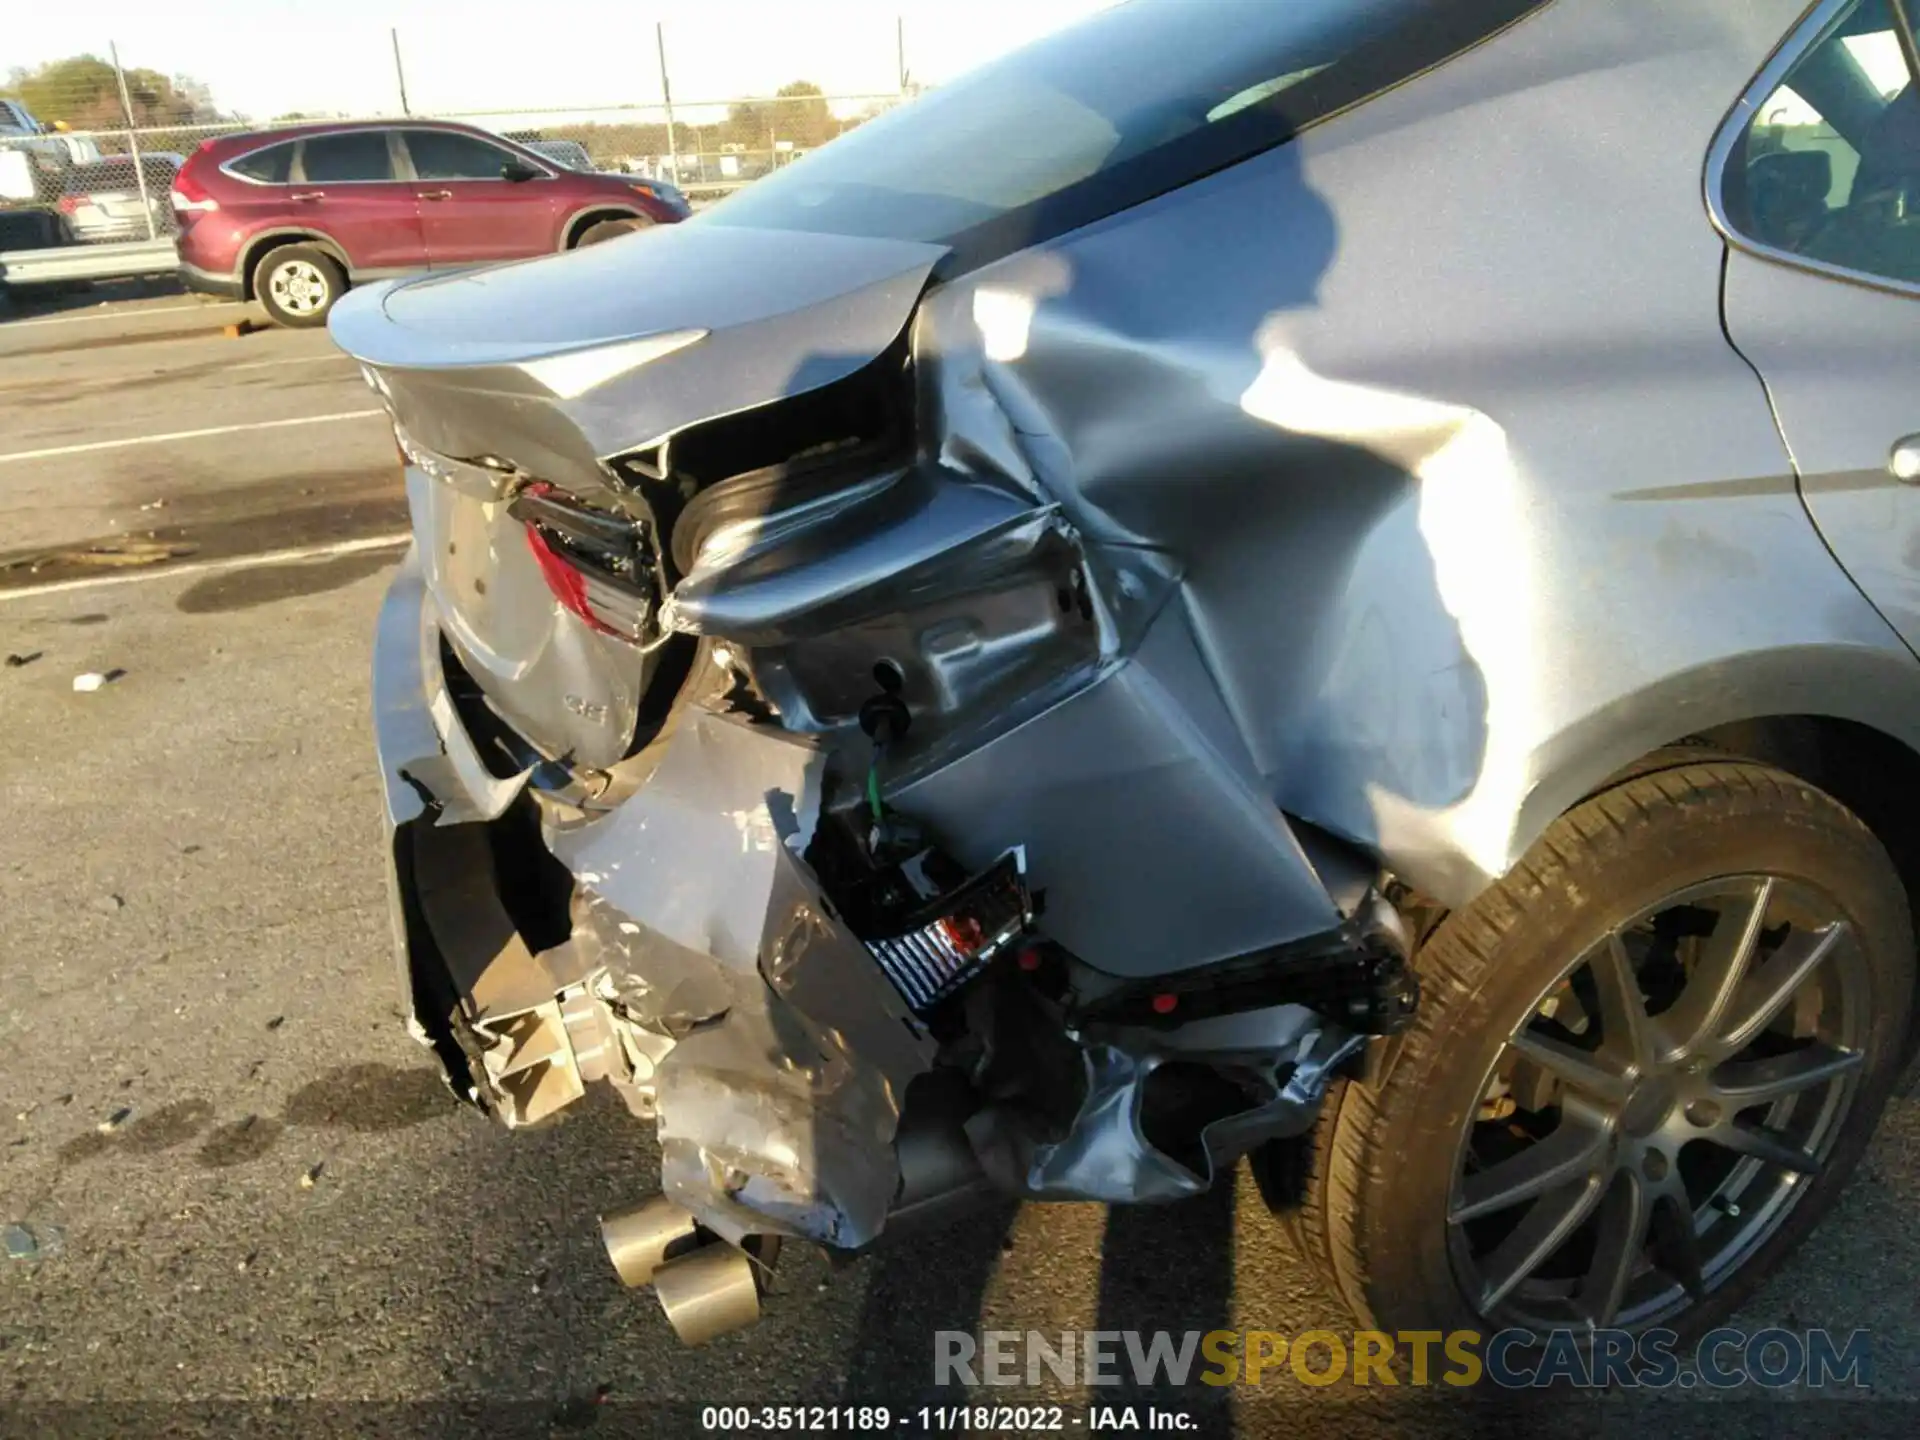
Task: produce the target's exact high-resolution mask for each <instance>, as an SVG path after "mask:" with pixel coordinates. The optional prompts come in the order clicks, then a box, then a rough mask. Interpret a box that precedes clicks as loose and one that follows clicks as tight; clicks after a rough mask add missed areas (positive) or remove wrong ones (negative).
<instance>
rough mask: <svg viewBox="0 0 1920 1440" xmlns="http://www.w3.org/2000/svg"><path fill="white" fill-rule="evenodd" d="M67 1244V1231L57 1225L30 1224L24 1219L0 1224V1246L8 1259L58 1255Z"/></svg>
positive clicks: (41, 1257)
mask: <svg viewBox="0 0 1920 1440" xmlns="http://www.w3.org/2000/svg"><path fill="white" fill-rule="evenodd" d="M66 1245H67V1232H66V1231H64V1230H62V1229H61V1228H60V1227H59V1226H58V1225H32V1224H28V1223H26V1222H24V1221H16V1222H14V1223H13V1224H10V1225H6V1226H0V1248H4V1249H5V1251H6V1254H7V1259H9V1260H24V1261H34V1260H45V1259H47V1258H48V1257H49V1256H52V1255H58V1254H59V1253H60V1252H61V1251H62V1250H64V1249H65V1248H66Z"/></svg>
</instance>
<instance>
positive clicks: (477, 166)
mask: <svg viewBox="0 0 1920 1440" xmlns="http://www.w3.org/2000/svg"><path fill="white" fill-rule="evenodd" d="M400 133H401V136H402V138H404V139H405V140H406V142H407V153H408V154H409V155H411V156H412V157H413V173H414V174H415V175H417V176H419V177H420V178H421V179H422V180H498V179H499V178H500V172H501V170H502V169H503V168H504V167H505V166H506V164H507V162H508V161H509V160H511V159H513V158H514V157H513V156H511V155H509V154H507V152H506V151H504V150H502V149H500V147H499V146H497V145H489V144H487V142H486V141H484V140H476V139H474V138H473V136H471V135H462V134H460V133H458V132H457V131H453V130H403V131H401V132H400Z"/></svg>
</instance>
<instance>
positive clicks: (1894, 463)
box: [1887, 435, 1920, 485]
mask: <svg viewBox="0 0 1920 1440" xmlns="http://www.w3.org/2000/svg"><path fill="white" fill-rule="evenodd" d="M1887 469H1889V470H1891V471H1892V472H1893V478H1894V479H1896V480H1904V481H1906V482H1907V483H1908V484H1909V485H1913V484H1920V435H1909V436H1907V438H1906V439H1904V440H1900V441H1896V442H1895V444H1894V447H1893V454H1892V455H1890V456H1888V457H1887Z"/></svg>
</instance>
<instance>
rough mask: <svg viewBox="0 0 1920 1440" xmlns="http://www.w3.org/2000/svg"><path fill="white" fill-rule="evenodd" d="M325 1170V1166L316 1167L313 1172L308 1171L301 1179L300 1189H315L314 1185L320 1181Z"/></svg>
mask: <svg viewBox="0 0 1920 1440" xmlns="http://www.w3.org/2000/svg"><path fill="white" fill-rule="evenodd" d="M325 1168H326V1167H325V1166H324V1165H316V1166H314V1167H313V1168H312V1169H311V1170H309V1171H307V1173H306V1174H304V1175H302V1176H301V1177H300V1188H301V1189H302V1190H311V1189H313V1187H314V1185H315V1184H316V1183H317V1182H318V1181H319V1179H320V1172H321V1171H322V1170H323V1169H325Z"/></svg>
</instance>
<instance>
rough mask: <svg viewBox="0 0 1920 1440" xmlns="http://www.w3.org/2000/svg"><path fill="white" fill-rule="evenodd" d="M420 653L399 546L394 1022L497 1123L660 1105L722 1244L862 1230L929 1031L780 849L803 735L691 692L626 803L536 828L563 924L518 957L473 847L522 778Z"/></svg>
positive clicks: (805, 756)
mask: <svg viewBox="0 0 1920 1440" xmlns="http://www.w3.org/2000/svg"><path fill="white" fill-rule="evenodd" d="M437 650H438V631H437V629H436V628H435V626H434V623H433V602H432V599H431V597H430V596H429V595H428V594H427V593H426V591H425V589H424V587H423V586H422V585H421V583H420V578H419V571H418V567H417V564H416V562H415V561H414V560H413V559H412V558H411V557H409V559H408V560H407V562H406V563H405V565H404V566H403V568H402V571H401V574H400V576H399V577H398V579H397V580H396V581H395V583H394V586H393V590H392V593H391V595H390V596H389V599H388V602H387V606H386V609H385V611H384V613H383V615H382V618H381V631H380V642H379V654H378V656H377V662H376V674H377V682H376V691H377V694H376V713H377V716H378V737H379V743H380V747H381V754H382V764H383V769H384V770H385V773H386V776H387V781H388V788H387V796H388V819H389V822H390V824H391V825H392V826H393V827H394V828H393V843H394V857H395V865H394V867H393V875H394V881H395V887H394V888H395V895H394V899H395V918H396V926H397V938H398V940H399V945H400V954H401V956H402V961H403V964H404V965H405V967H406V974H405V976H404V980H405V983H406V987H407V990H408V993H409V994H411V995H412V996H413V998H414V1004H415V1015H414V1020H413V1028H414V1030H415V1033H416V1034H417V1035H419V1036H420V1037H421V1038H423V1039H425V1040H427V1041H428V1042H429V1043H431V1044H433V1045H434V1046H435V1048H436V1049H438V1050H439V1051H440V1052H441V1054H442V1057H443V1059H444V1060H446V1061H447V1062H448V1065H449V1072H450V1073H451V1074H453V1075H455V1076H456V1077H457V1078H458V1083H460V1084H461V1085H462V1087H463V1088H465V1089H466V1091H467V1093H468V1095H469V1097H470V1098H472V1099H475V1100H477V1101H479V1102H481V1103H483V1104H485V1105H486V1106H487V1107H488V1108H490V1109H492V1110H494V1111H495V1112H496V1113H497V1114H498V1115H499V1117H500V1118H501V1119H502V1120H503V1121H504V1122H506V1123H507V1124H509V1125H521V1124H528V1123H532V1122H535V1121H539V1120H542V1119H545V1118H546V1117H548V1116H549V1115H552V1114H554V1113H555V1112H556V1111H558V1110H559V1109H561V1108H562V1107H564V1106H565V1105H567V1104H569V1103H571V1102H572V1101H573V1100H575V1099H578V1098H579V1096H580V1095H581V1093H582V1092H583V1088H584V1086H585V1085H586V1084H587V1083H589V1082H592V1081H595V1080H606V1081H610V1082H612V1083H613V1085H614V1086H615V1088H616V1089H617V1090H618V1091H620V1093H621V1094H622V1095H623V1097H624V1098H625V1099H626V1100H627V1101H628V1103H629V1105H630V1106H632V1108H633V1109H634V1110H636V1111H637V1112H638V1113H640V1114H642V1115H655V1116H657V1117H658V1120H659V1134H660V1144H661V1154H662V1165H661V1171H662V1181H663V1189H664V1191H665V1193H666V1194H667V1195H668V1197H669V1198H671V1199H673V1200H674V1201H676V1202H677V1203H679V1204H681V1205H682V1206H684V1207H685V1208H686V1209H687V1210H689V1211H690V1212H692V1213H693V1214H695V1215H696V1216H698V1217H699V1219H700V1221H701V1223H702V1224H703V1225H705V1226H706V1227H707V1228H708V1229H710V1230H712V1231H714V1232H715V1233H716V1234H718V1235H720V1236H721V1237H722V1238H725V1239H728V1240H730V1241H732V1242H734V1243H736V1244H737V1243H739V1242H740V1241H741V1240H742V1239H744V1238H745V1237H746V1236H747V1235H749V1234H756V1233H773V1234H785V1235H792V1236H798V1237H803V1238H807V1239H811V1240H817V1241H820V1242H822V1243H825V1244H830V1245H834V1246H837V1247H844V1248H854V1247H858V1246H860V1245H863V1244H865V1243H867V1242H868V1241H870V1240H872V1239H873V1238H874V1237H875V1236H876V1235H878V1233H879V1231H880V1228H881V1226H882V1224H883V1223H884V1221H885V1219H886V1214H887V1210H888V1207H889V1205H890V1204H891V1202H892V1200H893V1198H894V1195H895V1192H896V1190H897V1188H898V1184H899V1172H898V1168H897V1166H896V1165H895V1163H894V1159H893V1140H894V1132H895V1129H896V1127H897V1125H898V1123H899V1117H900V1109H901V1101H902V1097H903V1096H904V1094H905V1092H906V1088H907V1086H908V1085H909V1084H910V1083H911V1082H912V1080H913V1079H914V1078H915V1077H916V1076H918V1075H920V1074H922V1073H923V1072H924V1071H925V1070H926V1069H927V1067H928V1065H929V1063H930V1061H931V1059H932V1056H933V1049H934V1047H933V1043H932V1041H931V1040H930V1039H929V1037H928V1036H927V1034H926V1032H925V1030H924V1029H923V1028H922V1027H921V1026H920V1025H919V1024H918V1023H917V1022H916V1021H915V1020H914V1018H913V1016H912V1014H911V1012H910V1011H909V1010H908V1008H907V1005H906V1003H905V1001H904V1000H903V999H902V998H901V997H900V995H899V994H898V993H897V992H896V991H895V989H894V988H893V987H892V986H891V985H889V984H888V983H887V981H886V979H885V978H884V976H883V975H882V974H881V972H880V971H879V970H878V969H877V968H876V967H875V965H874V962H873V959H872V957H871V956H870V955H869V953H868V951H867V950H866V948H865V947H864V946H863V945H862V944H861V942H860V941H858V940H857V939H855V938H854V937H853V936H852V935H851V934H850V933H849V932H848V931H847V930H846V929H845V927H844V926H842V925H841V924H840V923H839V922H838V921H837V920H836V919H835V918H834V915H833V913H832V910H831V908H830V906H828V905H826V904H824V903H823V902H822V897H821V895H820V893H819V888H818V885H817V882H816V881H815V880H814V878H813V877H812V876H811V874H810V873H809V872H808V871H807V869H806V866H805V865H804V863H803V862H802V861H801V860H800V859H799V858H798V855H797V853H796V851H797V848H799V847H802V846H803V845H804V841H805V838H806V837H805V830H804V829H803V827H809V828H810V826H811V823H812V812H813V811H814V810H815V809H816V808H817V805H818V784H819V771H820V764H821V757H820V755H819V753H818V751H817V750H816V749H815V748H814V747H812V746H810V745H808V744H806V743H805V742H803V741H800V740H797V739H795V738H793V737H790V736H788V735H786V734H785V733H783V732H781V731H778V730H773V729H767V728H755V727H750V726H748V725H746V724H744V723H741V722H740V721H737V720H734V719H730V718H725V717H722V716H719V715H716V714H713V713H711V712H709V711H706V710H702V709H699V708H692V707H690V708H689V709H688V710H687V711H686V712H685V713H684V714H683V716H682V717H681V721H680V723H679V724H678V725H677V726H676V727H675V728H674V730H673V731H672V733H671V734H670V735H668V736H667V737H665V738H664V740H663V741H662V742H661V743H660V746H659V751H660V753H659V755H658V760H657V765H656V767H655V768H654V770H653V774H652V776H651V777H650V779H649V780H648V782H647V783H646V784H645V785H644V786H643V787H642V788H641V789H640V790H639V792H638V793H636V794H635V795H633V796H632V797H630V798H629V799H627V800H626V801H625V803H623V804H622V805H620V806H619V807H618V808H617V809H614V810H612V811H610V812H607V813H604V814H601V815H599V816H597V817H594V818H590V819H586V820H584V821H581V822H579V823H577V824H574V825H572V826H570V827H567V828H564V829H560V830H557V831H556V832H554V833H553V835H552V849H553V853H554V854H555V856H556V857H557V858H559V859H560V860H561V861H562V862H563V863H565V864H566V865H567V866H568V867H569V868H570V869H571V870H572V872H573V874H574V876H575V877H576V880H577V888H576V889H575V891H574V895H573V901H572V907H571V909H572V919H573V930H572V933H571V935H570V936H569V937H568V938H567V939H566V940H564V941H562V942H561V943H559V944H557V945H554V946H551V947H549V948H547V949H544V950H540V951H537V952H536V951H534V950H532V949H530V948H529V947H528V946H527V944H526V942H525V940H524V939H523V937H522V936H521V934H520V933H519V931H518V929H516V927H515V924H514V922H513V920H512V918H511V917H510V916H509V915H508V914H507V912H506V910H505V908H504V906H503V905H502V903H501V901H500V898H499V895H498V893H497V889H496V883H497V882H496V871H495V864H496V859H495V852H494V851H493V850H492V848H491V847H490V846H488V845H487V844H485V843H484V841H483V840H482V837H483V836H484V832H485V827H486V822H489V821H497V820H499V819H500V817H501V815H502V814H503V813H504V812H505V809H506V807H507V805H508V804H509V803H511V801H512V799H513V794H514V792H515V791H516V790H517V788H518V787H517V786H516V785H515V784H514V782H512V781H498V780H494V779H492V778H490V777H489V776H488V775H487V772H486V768H485V766H484V764H483V763H482V762H481V761H480V757H479V755H478V753H477V752H476V750H475V747H474V745H473V742H472V740H471V739H470V738H469V737H468V735H467V733H466V731H465V729H464V728H463V727H462V725H461V723H460V720H459V718H458V716H457V715H456V714H455V711H454V707H453V705H452V703H451V701H450V700H449V698H448V693H447V690H446V685H445V679H444V675H443V674H442V672H441V669H440V666H439V664H438V663H437ZM416 687H417V688H416ZM523 778H524V777H523ZM476 840H482V843H479V844H478V845H476V844H475V841H476ZM641 917H644V918H641Z"/></svg>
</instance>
